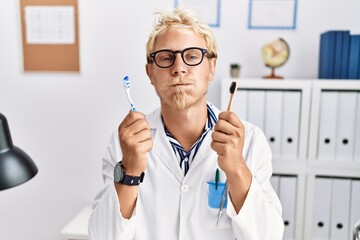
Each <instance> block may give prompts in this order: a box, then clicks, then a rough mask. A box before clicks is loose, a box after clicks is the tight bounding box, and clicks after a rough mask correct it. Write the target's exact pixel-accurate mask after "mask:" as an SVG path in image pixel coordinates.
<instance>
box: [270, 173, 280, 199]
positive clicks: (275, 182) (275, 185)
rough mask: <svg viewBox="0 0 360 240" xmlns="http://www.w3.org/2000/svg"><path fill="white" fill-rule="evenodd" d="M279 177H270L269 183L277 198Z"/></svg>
mask: <svg viewBox="0 0 360 240" xmlns="http://www.w3.org/2000/svg"><path fill="white" fill-rule="evenodd" d="M279 179H280V176H278V175H272V176H271V178H270V183H271V186H272V187H273V189H274V190H275V192H276V194H277V195H278V196H279V181H280V180H279Z"/></svg>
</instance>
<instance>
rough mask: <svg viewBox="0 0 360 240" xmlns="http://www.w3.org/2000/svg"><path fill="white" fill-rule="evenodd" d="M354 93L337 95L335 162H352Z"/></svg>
mask: <svg viewBox="0 0 360 240" xmlns="http://www.w3.org/2000/svg"><path fill="white" fill-rule="evenodd" d="M356 95H357V94H356V92H340V93H339V110H338V124H337V126H338V127H337V130H338V131H337V137H336V157H335V159H336V160H340V161H352V159H353V150H354V139H355V136H354V135H355V134H354V129H355V117H356V107H357V106H356V97H357V96H356Z"/></svg>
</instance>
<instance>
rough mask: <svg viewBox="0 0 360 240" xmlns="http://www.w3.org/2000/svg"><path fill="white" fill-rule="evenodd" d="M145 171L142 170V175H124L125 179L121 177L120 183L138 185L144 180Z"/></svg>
mask: <svg viewBox="0 0 360 240" xmlns="http://www.w3.org/2000/svg"><path fill="white" fill-rule="evenodd" d="M144 176H145V173H144V172H142V173H141V175H140V176H138V177H136V176H130V175H124V176H123V179H121V181H120V183H121V184H125V185H129V186H137V185H139V184H140V183H142V182H143V180H144Z"/></svg>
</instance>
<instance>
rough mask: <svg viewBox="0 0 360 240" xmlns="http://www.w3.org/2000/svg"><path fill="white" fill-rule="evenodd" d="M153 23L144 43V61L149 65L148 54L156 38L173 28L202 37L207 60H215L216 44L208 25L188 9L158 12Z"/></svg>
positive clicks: (152, 48)
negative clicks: (193, 32)
mask: <svg viewBox="0 0 360 240" xmlns="http://www.w3.org/2000/svg"><path fill="white" fill-rule="evenodd" d="M155 14H156V15H158V18H157V20H156V21H155V24H154V28H153V30H152V32H151V33H150V35H149V38H148V41H147V43H146V60H147V63H151V62H152V59H151V58H150V53H152V52H153V50H154V44H155V40H156V37H158V36H159V35H160V34H162V33H164V32H165V31H166V30H168V29H170V28H173V27H189V28H192V29H193V30H194V31H195V32H196V33H198V34H199V35H200V36H202V37H203V38H204V40H205V45H206V48H207V50H208V52H209V54H208V57H209V58H217V52H216V42H215V37H214V34H213V32H212V30H211V28H210V27H209V25H207V24H205V23H203V22H202V21H201V20H200V18H199V17H198V16H197V15H196V14H195V13H193V12H192V11H190V10H188V9H183V8H175V9H174V10H173V11H171V12H166V11H159V12H156V13H155Z"/></svg>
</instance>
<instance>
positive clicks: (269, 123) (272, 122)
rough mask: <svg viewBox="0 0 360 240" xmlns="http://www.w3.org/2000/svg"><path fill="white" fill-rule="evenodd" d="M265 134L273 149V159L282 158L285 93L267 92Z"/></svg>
mask: <svg viewBox="0 0 360 240" xmlns="http://www.w3.org/2000/svg"><path fill="white" fill-rule="evenodd" d="M265 99H266V103H265V127H264V132H265V136H266V137H267V140H268V143H269V145H270V148H271V152H272V155H273V159H275V160H277V159H279V158H280V147H281V128H282V102H283V91H266V92H265Z"/></svg>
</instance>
